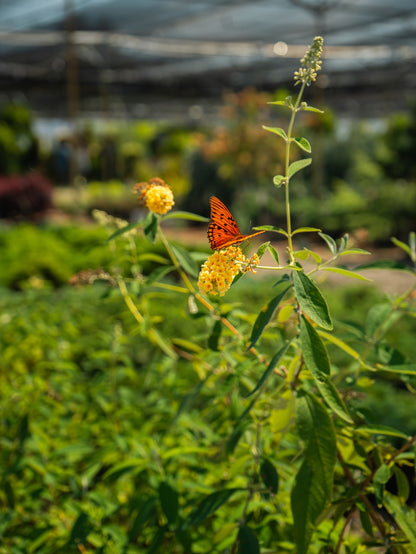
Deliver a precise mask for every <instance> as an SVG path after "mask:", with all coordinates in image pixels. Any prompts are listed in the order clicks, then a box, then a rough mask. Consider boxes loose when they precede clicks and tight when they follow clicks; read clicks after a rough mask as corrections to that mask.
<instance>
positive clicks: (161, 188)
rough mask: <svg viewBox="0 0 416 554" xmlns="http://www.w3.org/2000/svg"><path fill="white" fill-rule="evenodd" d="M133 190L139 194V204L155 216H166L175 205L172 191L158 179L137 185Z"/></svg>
mask: <svg viewBox="0 0 416 554" xmlns="http://www.w3.org/2000/svg"><path fill="white" fill-rule="evenodd" d="M134 190H135V192H137V193H138V194H139V202H140V203H141V204H145V205H146V208H147V209H148V210H150V211H151V212H153V213H155V214H166V213H167V212H168V211H169V210H171V209H172V206H173V205H174V204H175V201H174V199H173V192H172V189H171V188H170V186H169V185H167V184H166V183H165V181H163V179H160V178H159V177H154V178H153V179H150V181H149V182H148V183H146V182H143V183H137V184H136V185H135V186H134Z"/></svg>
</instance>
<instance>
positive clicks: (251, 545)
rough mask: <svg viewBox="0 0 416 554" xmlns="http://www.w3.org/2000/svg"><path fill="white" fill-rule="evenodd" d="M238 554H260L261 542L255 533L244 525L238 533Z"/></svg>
mask: <svg viewBox="0 0 416 554" xmlns="http://www.w3.org/2000/svg"><path fill="white" fill-rule="evenodd" d="M237 552H238V554H260V545H259V541H258V539H257V537H256V535H255V534H254V531H253V530H252V529H250V527H248V526H247V525H243V526H242V527H241V528H240V530H239V532H238V550H237Z"/></svg>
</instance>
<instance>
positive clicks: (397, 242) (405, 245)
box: [391, 237, 412, 259]
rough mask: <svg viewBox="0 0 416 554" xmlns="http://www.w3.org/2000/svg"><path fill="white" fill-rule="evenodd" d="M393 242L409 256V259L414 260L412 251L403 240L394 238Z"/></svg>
mask: <svg viewBox="0 0 416 554" xmlns="http://www.w3.org/2000/svg"><path fill="white" fill-rule="evenodd" d="M391 242H392V243H393V244H395V245H396V246H398V247H399V248H401V249H402V250H404V251H405V252H406V254H407V255H408V256H409V258H410V259H412V251H411V249H410V247H409V246H408V245H407V244H406V243H405V242H402V241H401V240H399V239H396V238H395V237H392V239H391Z"/></svg>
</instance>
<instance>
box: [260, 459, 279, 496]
mask: <svg viewBox="0 0 416 554" xmlns="http://www.w3.org/2000/svg"><path fill="white" fill-rule="evenodd" d="M260 477H261V480H262V481H263V483H264V484H265V485H266V487H267V488H268V490H269V491H270V492H271V493H272V494H277V491H278V489H279V475H278V474H277V471H276V468H275V467H274V464H273V463H272V462H271V461H270V460H269V459H268V458H264V459H263V461H262V462H261V464H260Z"/></svg>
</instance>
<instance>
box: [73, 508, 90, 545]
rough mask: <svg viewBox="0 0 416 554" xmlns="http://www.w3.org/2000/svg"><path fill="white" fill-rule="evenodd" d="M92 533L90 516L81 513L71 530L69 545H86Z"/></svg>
mask: <svg viewBox="0 0 416 554" xmlns="http://www.w3.org/2000/svg"><path fill="white" fill-rule="evenodd" d="M90 531H91V523H90V521H89V517H88V514H86V513H85V512H81V513H80V514H79V516H78V517H77V519H76V520H75V523H74V525H73V526H72V529H71V534H70V537H69V541H68V544H69V545H74V544H79V543H84V542H85V540H86V538H87V536H88V535H89V533H90Z"/></svg>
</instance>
